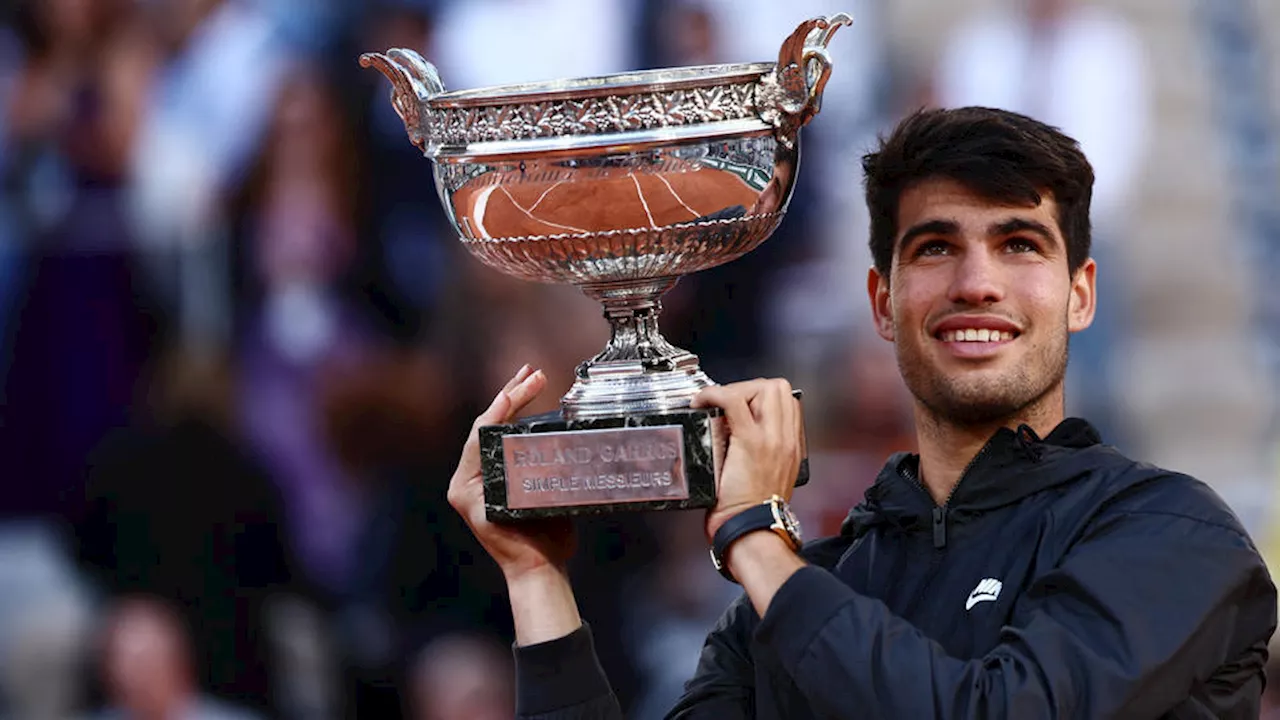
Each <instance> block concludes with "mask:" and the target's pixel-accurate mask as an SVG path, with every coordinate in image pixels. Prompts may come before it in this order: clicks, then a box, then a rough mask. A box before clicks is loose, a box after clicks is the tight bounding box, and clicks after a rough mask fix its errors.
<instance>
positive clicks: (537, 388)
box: [501, 370, 547, 422]
mask: <svg viewBox="0 0 1280 720" xmlns="http://www.w3.org/2000/svg"><path fill="white" fill-rule="evenodd" d="M546 387H547V376H546V375H544V374H543V372H542V371H541V370H535V371H534V372H533V374H532V375H529V376H528V377H526V378H525V379H524V380H523V381H522V382H520V383H519V384H517V385H516V386H515V387H514V388H512V389H511V391H510V392H508V393H505V394H506V396H507V398H508V399H509V401H510V403H509V405H508V408H507V412H506V415H505V416H504V417H503V418H502V421H501V422H509V421H510V420H511V419H512V418H514V417H515V416H516V414H517V413H519V412H520V411H521V410H523V409H524V407H525V406H526V405H528V404H529V403H531V402H533V400H534V399H535V398H537V397H538V395H539V394H540V393H541V392H542V391H543V389H545V388H546Z"/></svg>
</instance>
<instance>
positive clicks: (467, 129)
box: [360, 13, 851, 517]
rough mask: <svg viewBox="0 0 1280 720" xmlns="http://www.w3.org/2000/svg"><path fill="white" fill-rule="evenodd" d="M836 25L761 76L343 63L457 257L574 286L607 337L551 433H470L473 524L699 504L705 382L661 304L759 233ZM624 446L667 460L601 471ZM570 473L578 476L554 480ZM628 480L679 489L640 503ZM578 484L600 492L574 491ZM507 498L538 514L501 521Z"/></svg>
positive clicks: (817, 87)
mask: <svg viewBox="0 0 1280 720" xmlns="http://www.w3.org/2000/svg"><path fill="white" fill-rule="evenodd" d="M850 22H851V19H850V18H849V16H848V15H845V14H843V13H840V14H836V15H833V16H831V17H820V18H813V19H810V20H806V21H805V22H803V23H801V24H800V25H799V26H798V27H797V28H796V29H795V31H794V32H793V33H792V34H791V35H790V36H789V37H787V38H786V39H785V40H784V41H783V43H782V46H781V49H780V51H779V54H778V60H777V61H776V62H763V63H745V64H733V65H708V66H699V67H680V68H667V69H659V70H648V71H643V72H628V73H619V74H613V75H604V76H598V77H589V78H577V79H567V80H553V81H547V82H535V83H525V84H518V85H508V86H501V87H491V88H482V89H474V90H457V91H448V92H447V91H446V90H445V87H444V84H443V82H441V80H440V75H439V73H438V71H437V70H436V68H435V67H434V66H433V65H431V64H430V63H429V62H427V61H426V60H425V59H423V58H422V57H421V56H420V55H419V54H417V53H416V52H414V51H412V50H404V49H392V50H388V51H386V52H385V53H366V54H364V55H362V56H361V57H360V64H361V65H362V66H364V67H371V66H372V67H375V68H377V69H378V70H379V71H381V72H382V73H383V74H384V75H386V76H387V78H389V79H390V80H391V83H392V86H393V90H392V96H391V101H392V104H393V106H394V107H395V110H396V112H397V113H398V114H399V116H400V118H401V119H402V120H403V121H404V124H405V128H406V129H407V130H408V134H409V139H410V141H411V142H413V144H414V145H416V146H417V147H418V148H419V149H421V150H422V152H423V153H424V154H425V155H426V156H427V157H428V158H430V159H431V161H432V166H433V172H434V178H435V184H436V190H437V192H438V195H439V199H440V202H441V203H442V204H443V206H444V208H445V212H446V214H447V216H448V217H449V220H450V222H451V223H452V224H453V226H454V228H455V229H456V231H457V233H458V236H459V239H460V240H461V242H462V243H463V244H464V245H465V246H466V247H467V249H468V250H469V251H470V253H471V254H472V255H474V256H475V257H476V258H477V259H479V260H480V261H481V262H483V263H485V264H486V265H488V266H490V267H492V268H494V269H496V270H499V271H501V272H504V273H506V274H508V275H512V276H514V277H518V278H522V279H525V280H529V281H534V282H543V283H560V284H572V285H576V286H578V287H579V288H581V289H582V291H583V292H584V293H586V294H587V295H588V296H590V297H592V298H594V299H596V300H597V301H599V302H600V303H601V304H602V306H603V308H604V316H605V319H606V320H607V321H608V322H609V324H610V330H611V332H610V339H609V342H608V344H607V345H606V346H605V348H604V349H603V350H602V351H601V352H600V353H599V354H597V355H596V356H595V357H594V358H591V359H589V360H586V361H584V362H583V363H581V364H580V365H579V366H578V367H577V369H576V373H575V382H574V384H573V386H572V387H571V388H570V390H569V392H568V393H566V394H565V396H564V397H563V398H561V412H560V413H559V414H558V415H557V417H553V418H549V417H540V418H535V419H532V420H528V421H524V422H520V423H516V424H513V425H507V426H495V427H493V428H486V429H484V430H485V432H482V436H481V437H482V452H484V453H485V463H486V467H485V479H486V504H487V507H488V509H489V511H490V514H491V516H494V517H519V516H522V515H530V514H535V515H536V514H548V513H547V512H541V513H529V512H521V511H522V510H529V509H532V508H540V509H541V510H544V511H545V510H548V509H550V510H551V511H561V512H567V513H575V512H598V511H601V510H602V509H609V508H617V507H618V506H623V505H629V506H632V507H636V508H653V509H657V508H665V507H704V506H708V503H709V502H710V503H711V504H714V480H715V467H716V466H718V462H716V460H715V457H714V456H715V455H717V454H718V453H717V452H716V442H715V440H716V439H715V438H714V437H713V436H714V435H716V434H717V433H719V431H718V430H717V428H718V425H719V423H718V422H716V413H715V412H712V411H691V410H689V404H690V401H691V400H692V398H693V396H694V395H695V394H696V393H697V392H698V391H699V390H701V389H702V388H704V387H706V386H708V385H711V384H712V383H713V381H712V380H711V379H710V378H709V377H707V375H706V374H705V373H704V372H703V371H702V370H701V369H700V368H699V366H698V358H697V357H696V356H695V355H694V354H692V353H690V352H688V351H686V350H682V349H680V348H677V347H675V346H673V345H672V344H670V343H669V342H667V340H665V339H664V338H663V337H662V334H661V333H660V332H659V330H658V322H657V319H658V314H659V312H660V311H661V303H660V301H661V297H662V295H663V294H664V293H665V292H667V291H668V290H670V289H671V287H672V286H674V285H675V283H676V282H677V281H678V280H679V278H680V277H681V276H682V275H686V274H689V273H693V272H697V271H699V270H705V269H707V268H711V267H715V266H717V265H720V264H723V263H726V262H730V261H732V260H734V259H735V258H738V257H741V256H742V255H744V254H746V253H748V252H750V251H751V250H752V249H753V248H755V247H756V246H757V245H759V244H760V243H761V242H763V241H764V240H765V239H766V238H768V237H769V236H770V235H771V234H772V233H773V232H774V230H775V229H776V228H777V227H778V224H779V223H780V222H781V221H782V219H783V217H784V215H785V214H786V210H787V205H788V203H789V201H790V198H791V194H792V190H793V189H794V185H795V179H796V173H797V170H798V164H799V159H800V147H799V132H800V129H801V128H802V127H803V126H804V125H806V124H807V123H808V122H809V121H810V120H811V119H812V118H813V117H814V116H815V115H816V114H817V113H818V112H819V110H820V107H821V101H822V93H823V90H824V88H825V86H826V83H827V79H828V78H829V76H830V73H831V59H830V57H829V55H828V54H827V51H826V48H827V45H828V43H829V42H830V40H831V38H832V36H833V35H834V34H835V32H836V30H838V29H839V28H840V27H841V26H843V25H847V24H849V23H850ZM664 428H665V430H664ZM672 428H682V432H681V434H680V437H673V436H672V432H671V430H672ZM628 431H630V435H628V434H627V433H628ZM601 432H606V433H607V432H613V433H615V435H616V434H617V433H623V434H622V435H619V436H617V437H613V436H610V437H609V438H605V437H604V436H601V435H599V434H598V433H601ZM591 433H597V434H596V435H592V434H591ZM662 433H666V435H663V434H662ZM533 435H537V436H538V437H537V438H534V437H531V436H533ZM587 438H594V440H592V441H591V442H594V443H595V445H594V446H592V447H591V448H588V447H587V446H585V445H582V443H583V442H587ZM646 438H648V439H646ZM521 442H527V443H533V444H530V445H529V446H528V447H525V448H523V449H522V448H521V446H520V443H521ZM555 443H559V444H555ZM601 443H604V444H601ZM609 443H613V445H612V447H613V450H609V451H603V452H602V451H601V448H605V447H610V445H609ZM534 444H537V447H534ZM553 444H554V445H555V447H554V448H552V445H553ZM632 446H635V447H641V446H644V447H649V448H650V449H652V448H654V447H659V446H661V447H662V448H666V449H663V450H661V451H657V450H655V451H653V452H652V453H650V454H655V455H662V456H664V457H663V458H662V460H661V461H655V462H650V463H649V464H647V465H646V464H645V461H643V460H639V459H637V456H643V455H645V454H646V451H637V452H623V453H621V456H622V457H621V459H618V455H619V453H618V452H616V451H617V450H618V449H619V448H628V449H630V448H631V447H632ZM670 446H674V447H676V448H678V449H679V450H680V451H679V452H675V451H674V450H671V449H670ZM549 448H551V449H549ZM575 452H576V453H577V454H576V455H574V453H575ZM548 453H550V454H549V455H548ZM602 454H603V455H607V456H609V457H610V458H612V460H610V461H608V462H607V464H608V467H605V466H604V464H605V463H606V461H605V460H603V459H602V458H601V455H602ZM673 454H674V455H676V456H678V457H666V456H668V455H673ZM587 456H591V458H593V460H592V462H586V461H584V462H579V463H575V462H570V461H568V460H565V458H570V457H573V458H578V459H581V458H586V457H587ZM557 457H558V458H560V459H561V460H564V462H561V463H557V462H555V459H556V458H557ZM531 458H534V459H537V460H538V462H533V461H532V460H531ZM522 460H523V461H524V462H523V464H522V463H521V461H522ZM543 460H545V461H546V462H542V461H543ZM592 463H594V465H593V464H592ZM582 465H590V466H591V467H590V468H588V470H590V472H589V473H587V474H581V473H580V474H578V475H574V474H573V473H572V472H570V470H573V469H574V468H575V467H578V466H582ZM522 467H523V468H529V467H532V468H534V469H532V470H529V471H528V472H524V473H523V474H522V472H521V471H520V470H519V468H522ZM548 468H550V470H548ZM655 468H657V469H655ZM578 469H581V468H578ZM561 471H563V472H561ZM613 471H617V472H613ZM554 472H559V473H560V474H558V475H557V474H553V473H554ZM549 473H552V474H549ZM645 473H650V474H653V473H656V474H657V475H658V476H659V480H661V479H663V477H664V473H665V475H666V476H678V477H676V478H674V479H672V478H670V477H667V478H666V479H667V480H670V482H667V483H666V484H665V485H662V487H661V488H659V487H655V485H656V484H657V483H656V481H653V480H652V478H650V480H649V482H648V483H647V485H646V483H645V482H644V477H648V476H646V475H645ZM637 476H644V477H641V478H640V479H639V480H636V477H637ZM591 477H595V478H601V477H604V478H610V480H609V482H603V483H601V482H597V483H587V484H588V485H592V487H588V488H585V489H581V491H575V490H574V488H579V487H580V486H581V485H583V482H584V481H586V480H589V479H590V478H591ZM618 478H623V480H626V482H624V481H623V480H620V479H618ZM531 479H532V480H534V481H535V482H532V484H530V482H529V480H531ZM632 480H635V483H631V481H632ZM491 481H492V482H491ZM547 481H556V482H554V483H551V484H553V485H555V486H556V488H555V489H547V488H546V486H547ZM491 484H492V485H493V486H494V493H496V494H495V495H493V496H492V497H491V496H490V494H489V491H490V485H491ZM561 485H564V486H567V488H561V487H560V486H561ZM594 485H603V486H604V487H594ZM524 487H532V488H533V490H532V491H531V492H532V493H533V495H534V496H541V499H538V498H535V499H533V500H528V502H532V503H533V505H526V506H523V507H519V506H521V505H522V503H524V502H525V501H526V500H527V499H526V500H517V501H513V500H514V499H515V498H514V496H515V495H519V494H520V493H521V492H522V490H521V488H524ZM490 500H494V502H489V501H490ZM539 503H541V504H539Z"/></svg>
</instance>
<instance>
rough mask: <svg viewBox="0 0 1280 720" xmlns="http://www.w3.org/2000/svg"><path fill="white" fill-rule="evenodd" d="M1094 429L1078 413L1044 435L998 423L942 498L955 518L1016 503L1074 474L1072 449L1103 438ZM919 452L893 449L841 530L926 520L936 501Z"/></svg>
mask: <svg viewBox="0 0 1280 720" xmlns="http://www.w3.org/2000/svg"><path fill="white" fill-rule="evenodd" d="M1101 441H1102V440H1101V437H1100V436H1099V435H1098V431H1097V430H1095V429H1094V428H1093V426H1092V425H1090V424H1089V423H1088V422H1086V421H1084V420H1081V419H1079V418H1067V419H1065V420H1063V421H1062V422H1061V423H1059V424H1058V426H1057V427H1055V428H1054V429H1053V431H1052V432H1050V433H1049V435H1048V436H1047V437H1045V438H1043V439H1041V438H1040V437H1038V436H1037V435H1036V433H1035V431H1034V430H1032V429H1031V427H1030V426H1028V425H1020V426H1018V428H1017V429H1010V428H1000V429H999V430H997V431H996V432H995V434H993V435H992V436H991V438H990V439H989V440H988V441H987V443H986V445H984V446H983V447H982V449H981V450H979V451H978V454H977V455H975V456H974V458H973V460H972V461H971V462H970V464H969V467H968V468H966V470H965V472H964V473H963V474H962V475H961V476H960V480H959V482H958V483H957V484H956V487H955V490H953V491H952V494H951V497H950V498H949V499H948V500H947V502H946V508H947V512H948V514H951V515H953V516H955V517H957V519H960V518H963V517H965V516H967V515H973V514H977V513H981V512H985V511H988V510H993V509H995V508H998V507H1002V506H1004V505H1009V504H1012V503H1015V502H1017V501H1019V500H1021V499H1023V498H1025V497H1027V496H1028V495H1034V494H1035V493H1038V492H1041V491H1043V490H1046V489H1048V488H1051V487H1054V486H1057V485H1061V484H1064V483H1067V482H1070V481H1072V480H1075V479H1076V478H1078V477H1079V476H1080V475H1081V467H1080V465H1079V464H1078V463H1073V462H1070V461H1069V458H1070V457H1071V456H1072V455H1074V453H1073V452H1072V451H1073V450H1078V449H1082V448H1087V447H1091V446H1094V445H1098V444H1100V443H1101ZM919 469H920V456H919V455H916V454H914V453H895V454H894V455H892V456H891V457H890V458H889V460H888V462H886V463H885V465H884V468H883V469H881V471H880V474H879V475H878V476H877V478H876V481H875V484H874V485H872V486H871V487H870V488H869V489H868V490H867V494H866V499H865V500H864V501H863V502H862V503H861V504H859V505H858V506H857V507H855V508H853V510H852V511H850V513H849V517H848V518H846V520H845V522H844V526H843V527H842V528H841V534H842V535H849V534H855V535H856V534H859V533H860V532H861V531H862V530H864V529H865V528H867V527H870V526H871V525H876V524H882V523H888V524H892V525H897V526H899V527H902V528H904V529H906V528H911V527H917V526H920V525H921V524H923V525H924V526H928V525H929V523H930V522H931V520H932V513H933V510H934V508H935V507H936V505H935V503H934V502H933V498H932V497H930V495H929V493H928V491H926V490H925V489H924V486H923V485H922V484H921V482H920V480H919Z"/></svg>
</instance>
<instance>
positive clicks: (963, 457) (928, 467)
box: [915, 384, 1065, 506]
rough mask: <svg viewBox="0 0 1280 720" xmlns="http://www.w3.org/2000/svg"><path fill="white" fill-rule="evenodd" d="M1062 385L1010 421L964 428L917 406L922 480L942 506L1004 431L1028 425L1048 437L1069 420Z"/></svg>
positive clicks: (998, 421)
mask: <svg viewBox="0 0 1280 720" xmlns="http://www.w3.org/2000/svg"><path fill="white" fill-rule="evenodd" d="M1063 400H1064V396H1063V391H1062V385H1061V384H1059V385H1058V387H1057V388H1055V389H1053V390H1050V391H1049V392H1048V393H1046V394H1045V395H1044V396H1043V397H1041V398H1040V399H1039V400H1037V401H1036V402H1033V403H1031V404H1030V405H1028V406H1027V407H1025V408H1023V409H1022V410H1019V411H1018V412H1017V413H1015V414H1013V415H1010V416H1008V417H1006V418H1003V419H999V420H993V421H991V422H987V423H974V424H960V423H956V422H952V421H950V420H948V419H946V418H943V417H941V416H939V415H937V414H936V413H934V412H933V411H931V410H929V409H928V408H926V407H925V406H924V405H922V404H920V402H919V401H917V402H916V404H915V419H916V442H917V445H918V447H919V450H920V479H921V482H923V483H924V487H925V489H926V490H928V491H929V495H930V496H931V497H932V498H933V501H934V502H935V503H937V504H938V505H939V506H941V505H943V504H945V503H946V502H947V499H948V498H950V497H951V493H952V491H954V490H955V487H956V484H957V483H959V482H960V477H961V476H962V475H963V474H964V471H965V469H966V468H967V467H968V466H969V463H970V462H972V461H973V458H974V456H976V455H977V454H978V452H979V451H980V450H982V447H983V446H984V445H986V444H987V441H988V440H990V439H991V436H992V435H994V434H995V433H996V431H997V430H999V429H1000V428H1003V427H1007V428H1010V429H1016V428H1017V427H1018V426H1019V425H1022V424H1026V425H1029V426H1030V427H1031V429H1032V430H1035V431H1036V434H1037V435H1039V436H1040V437H1044V436H1046V435H1048V434H1049V433H1050V432H1052V431H1053V429H1054V428H1055V427H1057V426H1058V423H1060V422H1062V420H1063V418H1064V417H1065V411H1064V402H1063Z"/></svg>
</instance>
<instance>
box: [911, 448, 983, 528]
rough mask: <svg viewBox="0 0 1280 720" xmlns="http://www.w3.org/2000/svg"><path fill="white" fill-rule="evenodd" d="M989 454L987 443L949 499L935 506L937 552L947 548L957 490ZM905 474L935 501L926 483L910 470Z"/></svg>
mask: <svg viewBox="0 0 1280 720" xmlns="http://www.w3.org/2000/svg"><path fill="white" fill-rule="evenodd" d="M989 452H991V443H987V444H986V445H983V446H982V449H981V450H979V451H978V454H977V455H974V456H973V459H972V460H970V461H969V464H968V465H965V466H964V471H962V472H961V473H960V479H959V480H957V481H956V484H955V485H953V486H952V487H951V492H949V493H947V497H946V499H945V500H943V501H942V504H941V505H934V508H933V547H934V549H935V550H942V549H944V548H946V546H947V512H948V510H949V509H950V507H951V498H953V497H955V494H956V489H957V488H959V487H960V484H961V483H963V482H964V481H965V479H966V478H968V477H969V472H970V471H971V470H973V466H974V465H977V464H978V462H979V461H980V460H982V458H984V457H986V456H987V454H988V453H989ZM903 472H904V473H905V474H906V476H907V477H908V479H910V480H911V481H912V482H913V483H914V484H915V486H916V487H918V488H920V491H921V492H923V493H924V494H925V495H926V496H928V497H929V500H930V501H932V500H933V496H932V495H929V489H928V488H926V487H925V486H924V483H923V482H921V480H920V478H919V477H917V476H916V474H915V473H914V472H912V471H911V470H909V469H908V470H904V471H903Z"/></svg>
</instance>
